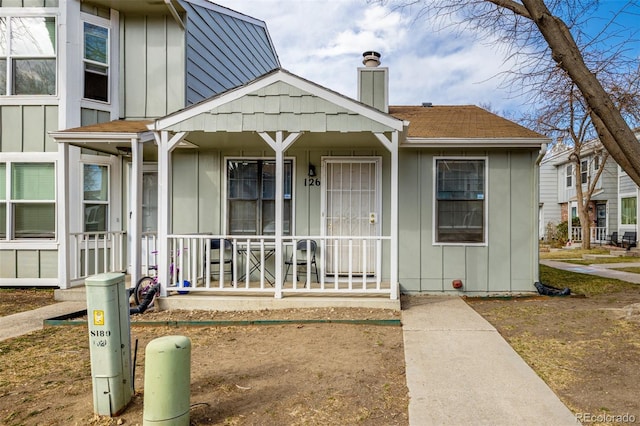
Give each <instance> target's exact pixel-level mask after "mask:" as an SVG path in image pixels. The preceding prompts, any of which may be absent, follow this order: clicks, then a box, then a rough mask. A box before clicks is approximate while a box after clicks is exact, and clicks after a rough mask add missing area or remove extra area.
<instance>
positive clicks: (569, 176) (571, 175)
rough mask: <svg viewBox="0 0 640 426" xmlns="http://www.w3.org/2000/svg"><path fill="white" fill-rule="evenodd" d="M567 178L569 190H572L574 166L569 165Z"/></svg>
mask: <svg viewBox="0 0 640 426" xmlns="http://www.w3.org/2000/svg"><path fill="white" fill-rule="evenodd" d="M565 176H566V178H567V188H571V187H572V186H573V164H567V168H566V170H565Z"/></svg>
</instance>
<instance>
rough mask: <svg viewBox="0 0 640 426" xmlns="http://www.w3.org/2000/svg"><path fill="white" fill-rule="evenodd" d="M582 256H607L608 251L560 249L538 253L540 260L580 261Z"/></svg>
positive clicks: (599, 249) (603, 249)
mask: <svg viewBox="0 0 640 426" xmlns="http://www.w3.org/2000/svg"><path fill="white" fill-rule="evenodd" d="M583 254H609V249H605V248H594V249H591V250H582V249H561V250H556V251H549V252H540V259H549V260H563V259H581V258H582V255H583Z"/></svg>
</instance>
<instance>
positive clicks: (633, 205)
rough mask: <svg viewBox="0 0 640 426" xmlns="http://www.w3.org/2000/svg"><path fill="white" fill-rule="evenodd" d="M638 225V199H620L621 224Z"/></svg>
mask: <svg viewBox="0 0 640 426" xmlns="http://www.w3.org/2000/svg"><path fill="white" fill-rule="evenodd" d="M637 223H638V199H637V198H636V197H626V198H622V199H620V224H621V225H636V224H637Z"/></svg>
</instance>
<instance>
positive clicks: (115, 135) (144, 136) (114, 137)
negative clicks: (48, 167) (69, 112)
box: [49, 131, 154, 143]
mask: <svg viewBox="0 0 640 426" xmlns="http://www.w3.org/2000/svg"><path fill="white" fill-rule="evenodd" d="M49 136H51V137H52V138H53V139H55V141H56V142H60V143H73V142H78V141H82V140H84V141H87V140H91V141H104V142H108V141H130V140H132V139H138V140H140V141H141V142H147V141H150V140H153V139H154V136H153V132H150V131H146V132H65V131H62V132H49Z"/></svg>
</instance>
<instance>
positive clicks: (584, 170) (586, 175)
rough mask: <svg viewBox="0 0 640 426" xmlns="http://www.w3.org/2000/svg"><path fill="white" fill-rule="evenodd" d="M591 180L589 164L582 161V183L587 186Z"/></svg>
mask: <svg viewBox="0 0 640 426" xmlns="http://www.w3.org/2000/svg"><path fill="white" fill-rule="evenodd" d="M588 178H589V162H588V161H587V160H582V161H581V162H580V183H582V184H585V183H587V180H588Z"/></svg>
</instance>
